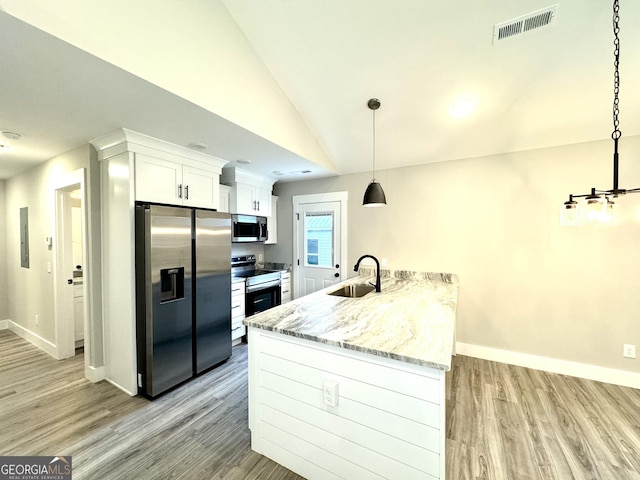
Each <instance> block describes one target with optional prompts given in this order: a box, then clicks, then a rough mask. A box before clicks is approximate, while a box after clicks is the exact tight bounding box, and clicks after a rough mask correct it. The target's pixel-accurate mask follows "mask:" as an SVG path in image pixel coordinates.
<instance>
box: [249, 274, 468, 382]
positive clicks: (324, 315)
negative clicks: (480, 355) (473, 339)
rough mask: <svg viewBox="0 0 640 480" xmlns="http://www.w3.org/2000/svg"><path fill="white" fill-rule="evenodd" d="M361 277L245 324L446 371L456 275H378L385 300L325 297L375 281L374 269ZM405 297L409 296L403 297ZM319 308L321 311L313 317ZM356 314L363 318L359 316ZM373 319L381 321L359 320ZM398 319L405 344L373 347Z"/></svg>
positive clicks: (261, 314)
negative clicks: (417, 303)
mask: <svg viewBox="0 0 640 480" xmlns="http://www.w3.org/2000/svg"><path fill="white" fill-rule="evenodd" d="M359 273H360V275H359V276H356V277H353V278H350V279H348V280H346V281H344V282H341V283H339V284H336V285H333V286H331V287H328V288H326V289H323V290H320V291H318V292H315V293H312V294H310V295H307V296H305V297H300V298H298V299H296V300H294V301H292V302H289V303H287V304H284V305H280V306H278V307H275V308H273V309H270V310H267V311H265V312H262V313H260V314H257V315H254V316H252V317H248V318H246V319H245V320H244V324H245V325H247V326H248V327H254V328H258V329H261V330H266V331H271V332H274V333H278V334H282V335H287V336H291V337H296V338H301V339H304V340H309V341H313V342H317V343H322V344H326V345H332V346H335V347H339V348H344V349H347V350H353V351H358V352H362V353H366V354H370V355H374V356H377V357H383V358H389V359H393V360H398V361H402V362H405V363H410V364H415V365H419V366H425V367H431V368H434V369H437V370H445V371H446V370H449V369H450V368H451V353H452V351H453V341H454V340H453V332H454V325H455V311H456V307H457V297H458V277H457V275H455V274H449V273H433V272H415V271H392V270H382V271H381V275H380V276H381V279H382V294H385V293H386V295H382V294H376V293H375V292H372V294H373V295H374V296H369V295H371V294H368V295H366V296H365V297H362V298H357V299H353V298H344V297H333V296H329V295H327V293H328V292H331V291H333V290H335V289H337V288H339V286H340V285H346V284H352V283H367V282H369V281H375V269H373V268H371V269H369V268H361V269H360V272H359ZM406 291H408V293H407V295H405V294H404V293H405V292H406ZM427 292H429V294H427ZM376 295H380V296H379V297H378V296H376ZM412 295H413V296H412ZM416 295H417V296H416ZM414 296H415V297H414ZM367 297H368V298H367ZM422 297H428V298H427V299H424V298H422ZM416 301H418V302H422V304H421V305H420V306H421V307H424V308H422V309H420V308H418V307H416V306H415V305H414V304H415V303H416ZM394 304H395V306H397V307H398V308H399V311H398V313H393V312H390V313H383V314H380V313H379V312H380V311H386V310H388V309H390V308H392V307H393V306H394ZM408 306H409V307H408ZM362 307H364V309H363V308H362ZM317 308H320V309H321V311H320V312H317V311H315V310H316V309H317ZM406 308H413V309H414V310H412V311H410V314H409V315H407V317H410V318H405V316H403V315H402V314H403V313H404V310H403V309H406ZM425 310H426V311H427V313H424V311H425ZM360 312H364V313H363V314H362V315H360ZM314 315H315V316H314ZM371 315H373V317H379V318H373V319H371V320H364V321H362V320H361V318H362V317H367V316H371ZM396 317H398V322H399V323H400V324H401V325H399V328H398V330H400V331H401V333H400V334H399V336H400V337H401V338H403V339H404V340H402V339H400V340H398V344H397V345H391V346H390V347H388V348H387V347H385V348H382V347H380V346H378V345H375V344H376V343H380V342H381V341H385V340H386V339H387V338H388V332H389V327H390V325H391V322H392V321H393V322H394V324H393V325H394V327H395V321H396ZM412 322H418V324H415V323H412ZM360 323H363V324H362V325H360ZM322 326H326V327H327V328H326V330H323V331H321V332H317V333H315V332H313V331H314V330H317V329H318V328H319V327H322ZM358 329H360V330H359V331H358ZM354 330H356V332H355V333H354V332H353V331H354ZM416 330H418V331H417V332H416ZM393 331H394V332H395V331H396V330H395V329H394V330H393ZM349 335H351V336H352V337H353V338H351V340H353V341H350V338H349ZM331 337H334V338H331ZM336 337H337V338H336ZM420 339H422V340H421V341H422V342H423V343H424V345H423V343H420Z"/></svg>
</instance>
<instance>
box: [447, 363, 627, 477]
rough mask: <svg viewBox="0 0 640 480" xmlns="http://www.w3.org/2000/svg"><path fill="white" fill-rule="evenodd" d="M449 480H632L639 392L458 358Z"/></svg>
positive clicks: (450, 414)
mask: <svg viewBox="0 0 640 480" xmlns="http://www.w3.org/2000/svg"><path fill="white" fill-rule="evenodd" d="M447 381H448V385H447V456H448V457H447V467H448V475H447V478H450V479H474V480H475V479H508V480H511V479H518V480H529V479H557V480H565V479H576V480H582V479H585V480H586V479H593V480H608V479H611V480H626V479H631V480H638V479H640V390H635V389H630V388H623V387H618V386H615V385H609V384H605V383H600V382H593V381H589V380H582V379H579V378H574V377H567V376H564V375H556V374H551V373H546V372H541V371H538V370H531V369H527V368H521V367H515V366H513V365H506V364H502V363H496V362H489V361H486V360H479V359H475V358H470V357H463V356H458V357H456V358H455V359H454V364H453V368H452V370H451V371H450V372H449V373H448V375H447Z"/></svg>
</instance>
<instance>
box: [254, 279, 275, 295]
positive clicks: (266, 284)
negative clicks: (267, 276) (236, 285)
mask: <svg viewBox="0 0 640 480" xmlns="http://www.w3.org/2000/svg"><path fill="white" fill-rule="evenodd" d="M279 286H280V280H272V281H270V282H264V283H259V284H257V285H251V286H250V287H247V293H254V292H259V291H260V290H266V289H267V288H271V287H279Z"/></svg>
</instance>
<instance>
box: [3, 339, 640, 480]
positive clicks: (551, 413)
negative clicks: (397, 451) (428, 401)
mask: <svg viewBox="0 0 640 480" xmlns="http://www.w3.org/2000/svg"><path fill="white" fill-rule="evenodd" d="M233 352H234V353H233V356H232V357H231V359H230V360H229V361H228V362H227V363H225V364H224V365H222V366H221V367H219V368H216V369H215V370H213V371H211V372H209V373H208V374H206V375H203V376H201V377H199V378H198V379H196V380H194V381H192V382H190V383H188V384H186V385H184V386H182V387H181V388H179V389H177V390H175V391H173V392H170V393H168V394H167V395H164V396H162V397H160V398H159V399H157V400H154V401H153V402H151V401H148V400H145V399H142V398H137V397H136V398H131V397H129V396H128V395H126V394H124V393H122V392H120V391H119V390H118V389H116V388H115V387H113V386H112V385H110V384H108V383H106V382H101V383H98V384H91V383H89V382H88V381H87V380H85V379H84V377H83V359H82V355H78V356H76V357H75V358H73V359H69V360H64V361H56V360H54V359H52V358H51V357H49V356H48V355H47V354H45V353H43V352H41V351H39V350H38V349H37V348H35V347H33V346H32V345H30V344H29V343H27V342H25V341H24V340H23V339H21V338H20V337H18V336H16V335H15V334H13V333H12V332H10V331H8V330H4V331H0V455H72V456H73V477H74V479H76V480H78V479H80V480H82V479H86V480H93V479H101V480H103V479H104V480H109V479H117V480H121V479H136V480H146V479H154V480H157V479H168V478H175V479H198V480H201V479H202V480H205V479H225V480H247V479H249V480H251V479H264V480H295V479H301V478H302V477H300V476H298V475H296V474H294V473H292V472H290V471H289V470H287V469H285V468H283V467H281V466H279V465H277V464H275V463H274V462H272V461H270V460H268V459H267V458H265V457H262V456H261V455H258V454H256V453H255V452H252V451H251V449H250V434H249V430H248V428H247V376H246V369H247V351H246V346H239V347H235V348H234V350H233ZM447 382H448V385H447V401H448V406H447V469H448V470H447V472H448V473H447V478H448V479H449V480H459V479H460V480H463V479H464V480H466V479H474V480H475V479H495V480H503V479H504V480H527V479H545V480H547V479H556V480H566V479H576V480H581V479H594V480H596V479H597V480H605V479H607V480H608V479H611V480H624V479H631V480H640V423H639V418H640V390H633V389H627V388H622V387H616V386H613V385H607V384H602V383H598V382H591V381H585V380H581V379H576V378H572V377H565V376H562V375H554V374H548V373H544V372H539V371H536V370H529V369H525V368H520V367H514V366H510V365H505V364H499V363H494V362H488V361H484V360H478V359H474V358H470V357H463V356H458V357H455V359H454V364H453V368H452V370H451V371H450V372H448V374H447ZM350 480H351V479H350ZM353 480H358V479H353ZM400 480H402V479H400Z"/></svg>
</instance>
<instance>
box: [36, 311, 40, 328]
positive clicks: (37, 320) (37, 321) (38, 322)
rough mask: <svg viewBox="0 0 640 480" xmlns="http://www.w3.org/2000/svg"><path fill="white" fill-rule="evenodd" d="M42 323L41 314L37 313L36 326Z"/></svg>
mask: <svg viewBox="0 0 640 480" xmlns="http://www.w3.org/2000/svg"><path fill="white" fill-rule="evenodd" d="M38 325H40V315H38V314H37V313H36V327H37V326H38Z"/></svg>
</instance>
